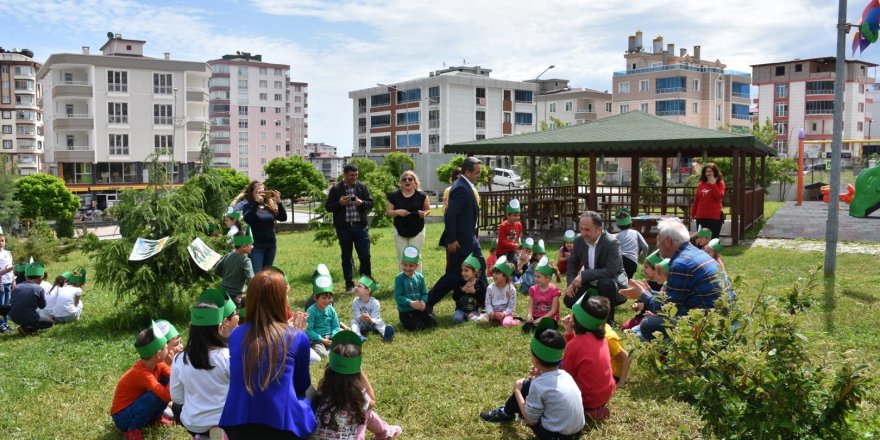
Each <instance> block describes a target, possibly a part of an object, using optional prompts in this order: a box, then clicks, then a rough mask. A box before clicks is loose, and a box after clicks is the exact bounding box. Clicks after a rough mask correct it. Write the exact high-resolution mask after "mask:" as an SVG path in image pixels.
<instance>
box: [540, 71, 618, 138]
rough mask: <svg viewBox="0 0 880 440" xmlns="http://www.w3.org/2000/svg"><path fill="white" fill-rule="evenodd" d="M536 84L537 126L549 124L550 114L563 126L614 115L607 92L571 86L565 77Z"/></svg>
mask: <svg viewBox="0 0 880 440" xmlns="http://www.w3.org/2000/svg"><path fill="white" fill-rule="evenodd" d="M535 82H537V84H538V95H537V97H536V100H537V108H538V126H539V127H540V125H541V123H542V122H543V123H546V124H548V125H552V123H551V119H550V117H551V116H552V117H554V118H556V119H559V120H560V121H561V122H562V123H563V124H565V125H577V124H584V123H587V122H592V121H595V120H597V119H602V118H604V117H607V116H611V115H612V114H614V113H613V112H612V97H611V93H608V91H604V92H600V91H598V90H592V89H587V88H572V87H569V85H568V80H567V79H542V80H537V81H535Z"/></svg>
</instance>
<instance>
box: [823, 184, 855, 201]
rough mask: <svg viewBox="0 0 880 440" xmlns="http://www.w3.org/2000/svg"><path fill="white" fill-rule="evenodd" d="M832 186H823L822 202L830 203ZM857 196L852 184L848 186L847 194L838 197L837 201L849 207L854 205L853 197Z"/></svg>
mask: <svg viewBox="0 0 880 440" xmlns="http://www.w3.org/2000/svg"><path fill="white" fill-rule="evenodd" d="M830 194H831V185H823V186H822V201H823V202H825V203H828V201H829V200H831V195H830ZM855 195H856V189H855V188H854V187H853V186H852V184H851V183H847V184H846V192H845V193H843V194H838V195H837V200H840V201H841V202H843V203H846V204H847V205H849V204H850V203H852V200H853V196H855Z"/></svg>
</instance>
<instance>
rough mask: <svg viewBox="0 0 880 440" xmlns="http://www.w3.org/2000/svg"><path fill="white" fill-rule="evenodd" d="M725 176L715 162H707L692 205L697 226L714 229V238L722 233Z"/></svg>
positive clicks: (693, 217) (692, 212) (692, 216)
mask: <svg viewBox="0 0 880 440" xmlns="http://www.w3.org/2000/svg"><path fill="white" fill-rule="evenodd" d="M724 190H725V188H724V176H722V175H721V171H719V170H718V166H717V165H715V164H714V163H711V162H710V163H707V164H706V166H704V167H703V169H702V170H701V171H700V183H699V184H697V189H696V191H694V203H693V205H691V218H692V219H695V220H696V221H697V226H699V227H701V228H706V229H709V230H710V231H712V238H718V236H719V235H721V225H723V224H724V220H722V217H723V214H722V212H721V210H722V209H723V206H722V204H721V201H722V199H724Z"/></svg>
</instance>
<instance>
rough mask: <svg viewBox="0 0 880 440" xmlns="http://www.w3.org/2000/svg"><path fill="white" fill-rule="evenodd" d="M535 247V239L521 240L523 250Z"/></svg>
mask: <svg viewBox="0 0 880 440" xmlns="http://www.w3.org/2000/svg"><path fill="white" fill-rule="evenodd" d="M533 247H535V239H534V238H532V237H529V238H525V239H523V242H522V248H523V249H532V248H533Z"/></svg>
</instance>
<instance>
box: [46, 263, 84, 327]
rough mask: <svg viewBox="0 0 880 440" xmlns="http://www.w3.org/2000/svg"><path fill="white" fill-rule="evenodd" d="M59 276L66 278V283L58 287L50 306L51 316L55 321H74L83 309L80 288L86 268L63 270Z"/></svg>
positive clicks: (82, 284)
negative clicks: (71, 270)
mask: <svg viewBox="0 0 880 440" xmlns="http://www.w3.org/2000/svg"><path fill="white" fill-rule="evenodd" d="M61 276H63V277H64V278H65V279H66V280H67V283H65V285H64V286H63V287H61V288H60V289H58V294H57V295H56V297H55V301H54V305H53V307H52V317H53V318H54V319H55V322H70V321H76V320H78V319H79V318H80V316H82V311H83V301H82V295H83V290H82V288H83V286H84V285H85V284H86V270H85V269H84V268H79V269H76V270H75V271H73V272H64V273H63V274H61ZM47 302H48V301H47ZM47 307H48V306H47Z"/></svg>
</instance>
